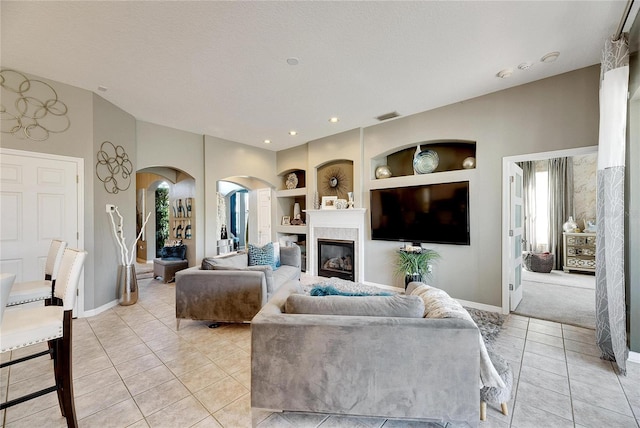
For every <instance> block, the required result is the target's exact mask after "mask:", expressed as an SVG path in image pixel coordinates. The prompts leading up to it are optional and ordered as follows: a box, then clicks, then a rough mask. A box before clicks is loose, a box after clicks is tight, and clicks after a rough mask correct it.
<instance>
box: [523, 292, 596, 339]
mask: <svg viewBox="0 0 640 428" xmlns="http://www.w3.org/2000/svg"><path fill="white" fill-rule="evenodd" d="M522 287H523V289H522V301H521V302H520V304H519V305H518V307H517V308H516V309H515V311H513V312H514V313H515V314H518V315H524V316H528V317H534V318H539V319H543V320H548V321H555V322H559V323H563V324H570V325H575V326H579V327H586V328H591V329H595V328H596V318H595V290H594V289H588V288H581V287H572V286H566V285H556V284H546V283H542V282H533V281H522Z"/></svg>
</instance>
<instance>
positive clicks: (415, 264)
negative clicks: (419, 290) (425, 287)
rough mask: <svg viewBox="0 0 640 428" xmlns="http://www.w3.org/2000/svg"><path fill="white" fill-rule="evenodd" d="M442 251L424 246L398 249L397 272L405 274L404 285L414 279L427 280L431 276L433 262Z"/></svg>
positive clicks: (438, 257)
mask: <svg viewBox="0 0 640 428" xmlns="http://www.w3.org/2000/svg"><path fill="white" fill-rule="evenodd" d="M438 259H440V253H438V252H437V251H435V250H430V249H427V248H422V247H404V248H401V249H400V250H398V258H397V260H396V274H397V275H403V276H404V287H405V288H407V285H408V284H409V283H410V282H412V281H422V282H425V281H427V280H428V279H429V278H430V277H431V269H432V265H433V262H435V261H436V260H438Z"/></svg>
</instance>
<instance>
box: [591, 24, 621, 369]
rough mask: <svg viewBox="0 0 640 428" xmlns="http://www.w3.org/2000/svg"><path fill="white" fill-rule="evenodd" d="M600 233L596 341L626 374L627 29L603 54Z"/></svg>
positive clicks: (600, 141)
mask: <svg viewBox="0 0 640 428" xmlns="http://www.w3.org/2000/svg"><path fill="white" fill-rule="evenodd" d="M600 77H601V82H600V136H599V141H598V173H597V180H598V184H597V186H598V188H597V190H598V194H597V199H596V205H597V230H598V232H597V235H596V341H597V344H598V347H599V348H600V351H601V352H602V358H604V359H607V360H610V361H615V362H616V365H617V366H618V371H619V372H620V373H621V374H626V361H627V358H628V356H629V349H628V347H627V330H626V312H625V283H624V175H625V166H624V165H625V144H626V124H627V92H628V86H629V43H628V40H627V37H626V34H623V35H622V37H621V38H620V39H618V40H608V41H607V42H606V43H605V47H604V50H603V54H602V68H601V75H600Z"/></svg>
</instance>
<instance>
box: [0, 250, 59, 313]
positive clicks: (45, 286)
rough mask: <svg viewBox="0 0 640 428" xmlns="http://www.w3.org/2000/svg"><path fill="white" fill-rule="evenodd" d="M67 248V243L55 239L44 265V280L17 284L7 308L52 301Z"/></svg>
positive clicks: (13, 288) (14, 286) (12, 288)
mask: <svg viewBox="0 0 640 428" xmlns="http://www.w3.org/2000/svg"><path fill="white" fill-rule="evenodd" d="M66 247H67V243H66V242H65V241H61V240H59V239H54V240H52V241H51V245H50V246H49V253H48V254H47V261H46V262H45V265H44V279H38V280H35V281H27V282H16V283H15V284H13V287H11V293H10V294H9V299H8V300H7V306H14V305H21V304H24V303H30V302H37V301H39V300H45V299H50V298H51V296H52V295H53V290H54V288H55V284H56V276H57V274H58V269H59V268H60V262H61V261H62V254H63V253H64V249H65V248H66Z"/></svg>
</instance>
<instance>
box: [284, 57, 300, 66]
mask: <svg viewBox="0 0 640 428" xmlns="http://www.w3.org/2000/svg"><path fill="white" fill-rule="evenodd" d="M287 64H289V65H298V64H300V60H299V59H298V58H296V57H293V56H292V57H289V58H287Z"/></svg>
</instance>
